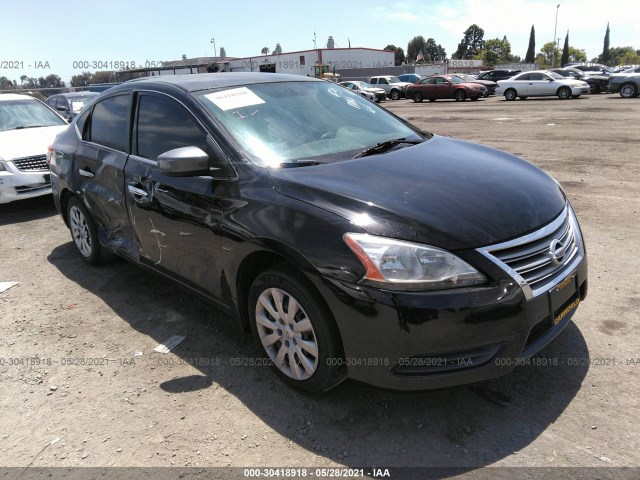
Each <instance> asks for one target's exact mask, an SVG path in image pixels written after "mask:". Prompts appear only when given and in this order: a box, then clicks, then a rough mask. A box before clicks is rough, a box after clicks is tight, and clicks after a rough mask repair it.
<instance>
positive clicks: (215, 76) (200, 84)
mask: <svg viewBox="0 0 640 480" xmlns="http://www.w3.org/2000/svg"><path fill="white" fill-rule="evenodd" d="M304 81H318V82H322V81H324V80H320V79H316V78H313V77H303V76H302V75H287V74H280V73H259V72H218V73H198V74H193V75H160V76H155V77H145V78H137V79H135V80H129V81H128V82H125V83H123V84H122V85H121V86H118V87H114V88H115V89H121V87H125V88H126V87H127V86H131V85H132V84H139V83H151V84H170V85H175V86H177V87H180V88H182V89H183V90H186V91H187V92H196V91H198V90H210V89H212V88H224V87H235V86H240V85H251V84H256V83H277V82H304Z"/></svg>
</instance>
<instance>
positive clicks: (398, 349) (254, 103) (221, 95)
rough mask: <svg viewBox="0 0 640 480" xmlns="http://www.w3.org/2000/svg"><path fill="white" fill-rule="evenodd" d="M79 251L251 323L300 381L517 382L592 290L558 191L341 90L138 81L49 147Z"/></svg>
mask: <svg viewBox="0 0 640 480" xmlns="http://www.w3.org/2000/svg"><path fill="white" fill-rule="evenodd" d="M50 162H51V173H52V180H53V190H54V198H55V202H56V205H57V208H58V210H59V211H60V213H61V214H62V217H63V219H64V221H65V223H66V224H67V226H68V227H69V228H70V230H71V235H72V237H73V241H74V242H75V245H76V247H77V250H78V251H79V253H80V255H81V257H82V258H83V259H84V260H85V261H86V262H88V263H90V264H98V263H100V262H101V261H103V260H105V258H106V257H108V256H112V255H113V254H116V255H118V256H120V257H123V258H125V259H127V260H130V261H132V262H134V263H136V264H139V265H141V266H143V267H145V268H147V269H149V270H152V271H154V272H156V273H158V274H161V275H164V276H166V277H169V278H171V279H173V280H175V281H176V282H178V283H180V284H182V285H183V286H185V287H187V288H189V289H191V290H193V291H195V292H198V293H199V294H201V295H203V296H205V297H206V298H208V299H209V300H211V301H212V302H214V303H215V304H216V305H218V306H219V307H220V308H221V309H223V310H224V311H225V312H228V313H229V314H231V316H232V317H234V318H235V319H236V320H237V321H238V322H239V323H240V325H241V326H242V327H244V328H245V329H251V330H252V331H253V334H254V336H255V339H256V341H257V343H258V345H259V348H260V351H261V352H262V353H264V355H265V357H266V358H268V359H270V362H269V363H271V364H272V366H273V369H274V370H275V372H276V373H277V374H278V375H279V376H280V377H281V378H282V379H283V380H284V381H285V382H287V383H288V384H290V385H292V386H294V387H297V388H300V389H304V390H307V391H311V392H318V391H324V390H328V389H330V388H331V387H333V386H335V385H337V384H338V383H339V382H341V381H342V380H344V379H345V378H347V377H350V378H354V379H357V380H360V381H363V382H367V383H370V384H373V385H378V386H380V387H386V388H393V389H401V390H413V389H429V388H440V387H446V386H452V385H459V384H467V383H474V382H480V381H484V380H487V379H491V378H495V377H498V376H500V375H504V374H506V373H508V372H509V371H511V370H512V369H513V368H514V367H515V365H516V364H517V363H519V362H520V361H521V360H522V359H524V358H527V357H529V356H531V355H533V354H534V353H536V352H537V351H539V350H540V349H541V348H543V347H544V346H545V345H547V344H548V343H549V342H550V341H551V340H553V339H554V338H555V337H556V336H557V335H558V334H559V333H560V331H562V329H563V328H564V327H565V326H566V325H567V323H568V322H569V321H570V319H571V317H572V315H573V314H574V313H575V311H576V307H577V306H578V304H579V303H580V302H581V301H582V300H583V299H584V298H585V295H586V293H587V259H586V255H585V247H584V244H583V240H582V234H581V232H580V227H579V226H578V221H577V220H576V216H575V214H574V212H573V209H572V208H571V205H570V204H569V202H568V200H567V198H566V196H565V195H564V193H563V191H562V188H561V187H560V186H559V184H558V183H556V182H555V181H554V180H553V179H552V178H551V177H549V176H548V175H547V174H546V173H544V172H542V171H541V170H539V169H538V168H536V167H535V166H533V165H531V164H530V163H527V162H526V161H524V160H522V159H520V158H517V157H515V156H513V155H510V154H508V153H505V152H502V151H499V150H495V149H493V148H489V147H485V146H481V145H476V144H473V143H468V142H463V141H459V140H454V139H450V138H444V137H439V136H437V135H433V134H431V133H426V132H424V131H422V130H420V129H418V128H416V127H415V126H412V125H411V124H409V123H407V122H406V121H404V120H402V119H400V118H398V117H396V116H394V115H393V114H391V113H389V112H388V111H386V110H384V109H382V108H380V107H378V106H377V105H376V104H374V103H371V102H369V101H368V100H366V99H364V98H362V97H360V96H359V95H357V94H355V93H352V92H350V91H348V90H346V89H344V88H341V87H340V86H338V85H335V84H333V83H331V82H327V81H322V80H315V79H310V78H307V77H302V76H289V75H278V74H259V73H251V74H250V73H214V74H202V75H181V76H162V77H155V78H146V79H141V80H133V81H130V82H126V83H124V84H122V85H120V86H116V87H114V88H111V89H110V90H109V91H107V92H105V93H104V94H103V95H101V96H100V97H98V98H97V99H96V100H94V101H93V103H92V104H91V105H89V106H88V107H86V108H85V109H84V111H83V112H82V113H81V114H80V115H78V116H77V117H76V119H75V120H74V121H73V123H72V124H71V125H70V126H69V128H68V129H67V130H66V131H65V132H63V133H62V134H60V135H59V136H58V138H57V139H56V141H55V143H54V145H53V146H52V147H51V151H50Z"/></svg>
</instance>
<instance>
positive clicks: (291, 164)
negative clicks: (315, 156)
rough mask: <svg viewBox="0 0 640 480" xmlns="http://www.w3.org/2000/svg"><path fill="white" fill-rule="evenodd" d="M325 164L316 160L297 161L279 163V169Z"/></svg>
mask: <svg viewBox="0 0 640 480" xmlns="http://www.w3.org/2000/svg"><path fill="white" fill-rule="evenodd" d="M325 163H327V162H320V161H318V160H299V161H297V162H286V163H281V164H280V167H282V168H291V167H308V166H309V165H324V164H325Z"/></svg>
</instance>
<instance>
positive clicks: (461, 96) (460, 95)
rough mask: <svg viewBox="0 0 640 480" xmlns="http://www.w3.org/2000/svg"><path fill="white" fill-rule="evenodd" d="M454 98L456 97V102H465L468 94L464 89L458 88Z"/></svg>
mask: <svg viewBox="0 0 640 480" xmlns="http://www.w3.org/2000/svg"><path fill="white" fill-rule="evenodd" d="M453 98H455V99H456V102H464V101H465V99H466V98H467V94H466V93H465V91H464V90H462V89H459V90H456V93H454V94H453Z"/></svg>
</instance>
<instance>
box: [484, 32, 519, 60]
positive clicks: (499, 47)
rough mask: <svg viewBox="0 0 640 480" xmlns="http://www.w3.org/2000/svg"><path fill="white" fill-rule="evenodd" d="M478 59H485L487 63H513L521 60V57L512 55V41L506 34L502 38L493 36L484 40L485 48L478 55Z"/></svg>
mask: <svg viewBox="0 0 640 480" xmlns="http://www.w3.org/2000/svg"><path fill="white" fill-rule="evenodd" d="M476 59H478V60H483V61H484V63H485V65H496V64H497V63H513V62H516V61H518V60H520V57H515V56H513V55H511V43H509V40H507V37H506V35H505V36H504V37H503V38H502V40H500V39H499V38H492V39H490V40H487V41H486V42H484V48H483V49H482V50H481V51H480V52H479V53H478V55H476Z"/></svg>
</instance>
